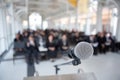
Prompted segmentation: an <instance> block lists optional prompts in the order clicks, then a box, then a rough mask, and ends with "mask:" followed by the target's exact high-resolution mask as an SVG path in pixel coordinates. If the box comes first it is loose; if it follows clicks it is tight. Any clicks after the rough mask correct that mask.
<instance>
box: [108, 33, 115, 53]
mask: <svg viewBox="0 0 120 80" xmlns="http://www.w3.org/2000/svg"><path fill="white" fill-rule="evenodd" d="M106 50H107V51H110V50H111V51H112V52H114V51H115V40H114V38H113V37H112V35H111V33H107V34H106Z"/></svg>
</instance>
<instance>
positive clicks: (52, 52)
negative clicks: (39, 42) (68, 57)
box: [46, 34, 57, 62]
mask: <svg viewBox="0 0 120 80" xmlns="http://www.w3.org/2000/svg"><path fill="white" fill-rule="evenodd" d="M46 47H47V48H48V58H50V59H51V61H52V62H54V58H56V57H57V53H56V43H55V41H54V37H53V35H52V34H50V35H49V36H48V40H47V43H46Z"/></svg>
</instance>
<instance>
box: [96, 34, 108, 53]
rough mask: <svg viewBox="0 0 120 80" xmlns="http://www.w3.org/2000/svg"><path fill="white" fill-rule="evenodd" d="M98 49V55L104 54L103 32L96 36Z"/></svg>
mask: <svg viewBox="0 0 120 80" xmlns="http://www.w3.org/2000/svg"><path fill="white" fill-rule="evenodd" d="M97 40H98V47H99V52H100V53H104V54H105V52H106V50H105V49H106V48H105V47H106V46H105V42H106V38H105V35H104V33H103V32H101V33H99V35H98V39H97Z"/></svg>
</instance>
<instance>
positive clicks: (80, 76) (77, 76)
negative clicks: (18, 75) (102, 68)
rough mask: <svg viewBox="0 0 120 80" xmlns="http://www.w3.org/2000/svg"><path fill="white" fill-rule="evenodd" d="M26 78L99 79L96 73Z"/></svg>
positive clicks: (34, 79) (46, 79)
mask: <svg viewBox="0 0 120 80" xmlns="http://www.w3.org/2000/svg"><path fill="white" fill-rule="evenodd" d="M24 80H97V79H96V77H95V75H94V73H80V74H65V75H52V76H35V77H26V78H24Z"/></svg>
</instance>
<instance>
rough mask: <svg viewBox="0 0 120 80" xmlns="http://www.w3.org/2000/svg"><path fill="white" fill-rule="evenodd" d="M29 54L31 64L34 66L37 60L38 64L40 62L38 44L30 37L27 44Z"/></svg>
mask: <svg viewBox="0 0 120 80" xmlns="http://www.w3.org/2000/svg"><path fill="white" fill-rule="evenodd" d="M27 53H28V55H27V56H28V63H29V64H33V63H34V59H35V60H36V63H37V64H38V63H39V60H38V57H39V55H38V53H39V50H38V46H37V43H36V41H35V39H34V37H33V36H31V35H30V36H29V38H28V42H27Z"/></svg>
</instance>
